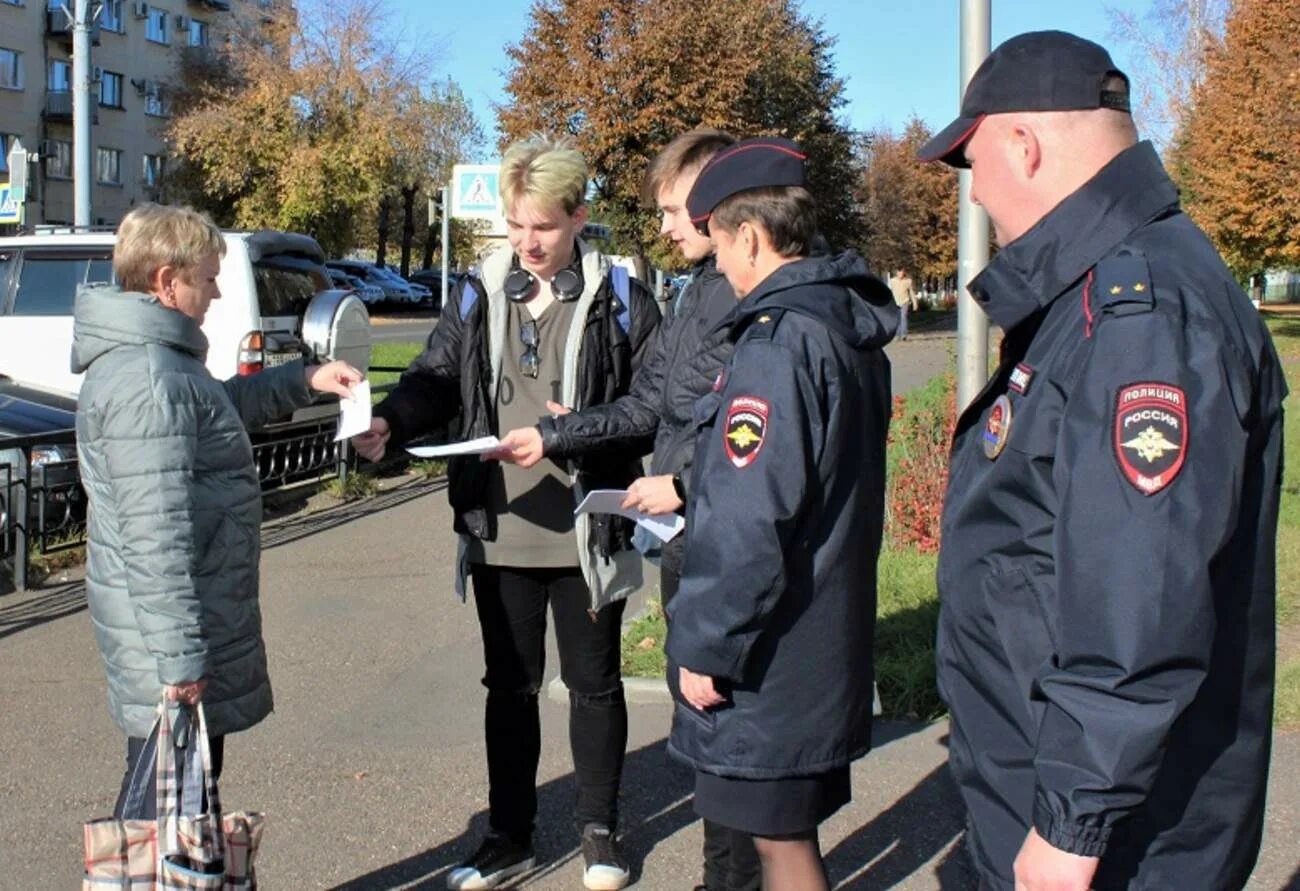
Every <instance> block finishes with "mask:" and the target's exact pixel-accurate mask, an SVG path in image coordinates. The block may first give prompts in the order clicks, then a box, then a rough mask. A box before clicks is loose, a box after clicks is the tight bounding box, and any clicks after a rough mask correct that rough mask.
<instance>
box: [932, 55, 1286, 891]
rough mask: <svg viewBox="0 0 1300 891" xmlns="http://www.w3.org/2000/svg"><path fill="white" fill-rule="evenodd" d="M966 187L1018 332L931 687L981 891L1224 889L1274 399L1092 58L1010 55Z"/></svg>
mask: <svg viewBox="0 0 1300 891" xmlns="http://www.w3.org/2000/svg"><path fill="white" fill-rule="evenodd" d="M921 157H922V158H923V159H926V160H936V159H937V160H943V161H945V162H946V163H948V164H951V165H953V166H956V167H963V166H969V167H970V168H971V172H972V175H973V187H972V197H973V198H974V200H976V201H977V202H979V203H980V204H982V205H983V206H984V207H985V209H986V210H987V211H988V213H989V216H990V218H991V219H992V222H993V225H994V228H995V231H996V235H997V240H998V243H999V244H1000V245H1001V246H1002V250H1001V252H1000V253H999V254H998V256H997V258H996V259H995V260H994V261H993V262H992V263H990V264H989V266H988V268H987V269H985V270H984V272H983V273H982V274H981V275H980V276H978V277H977V278H976V279H975V280H974V281H973V282H972V283H971V285H970V291H971V293H972V294H973V295H974V297H975V298H976V300H978V301H979V302H980V304H981V305H982V306H983V308H984V309H985V311H986V312H987V313H988V314H989V316H990V317H991V318H992V320H993V321H994V322H995V323H997V324H998V325H1000V326H1001V327H1002V328H1003V329H1004V331H1005V332H1006V337H1005V340H1004V342H1003V356H1002V363H1001V367H1000V368H999V369H998V371H997V373H996V375H995V376H994V378H993V380H992V381H991V382H990V383H989V385H988V387H987V388H986V389H985V391H984V392H983V393H982V394H981V395H980V396H979V397H977V398H976V400H975V402H974V403H973V404H972V405H971V406H970V407H968V408H967V409H966V411H965V412H964V414H963V415H962V416H961V418H960V420H959V421H958V425H957V433H956V438H955V443H954V447H953V452H952V469H951V477H950V481H949V487H948V496H947V502H946V504H945V508H944V530H943V549H942V553H941V555H940V559H939V587H940V593H941V596H942V600H943V610H942V614H941V618H940V628H939V639H938V667H939V683H940V687H941V690H942V693H943V695H944V698H945V699H946V700H947V702H948V704H949V706H950V708H951V710H952V737H951V750H950V751H951V766H952V770H953V774H954V776H955V777H956V779H957V782H958V784H959V785H960V787H961V790H962V794H963V796H964V798H965V801H966V805H967V808H968V810H969V812H970V820H969V822H970V832H969V843H970V848H971V851H972V855H973V857H974V860H975V864H976V867H977V870H978V872H979V873H980V876H981V881H982V882H983V883H984V885H985V886H986V887H990V888H999V889H1000V888H1007V889H1010V888H1012V887H1013V884H1014V887H1015V888H1016V889H1017V891H1021V889H1023V891H1037V889H1086V888H1089V887H1095V888H1117V887H1130V888H1162V889H1164V888H1180V887H1181V888H1207V889H1208V888H1213V889H1229V888H1240V887H1241V886H1242V885H1243V884H1244V883H1245V881H1246V879H1247V876H1248V875H1249V874H1250V871H1251V869H1252V867H1253V866H1254V862H1255V857H1256V855H1257V853H1258V849H1259V841H1260V832H1261V826H1262V822H1263V810H1264V789H1265V781H1266V777H1267V772H1268V757H1269V725H1270V716H1271V710H1272V688H1273V661H1274V593H1275V592H1274V539H1275V535H1276V524H1277V508H1278V495H1279V486H1280V468H1281V458H1282V411H1281V402H1282V399H1283V397H1284V395H1285V390H1286V387H1285V383H1284V382H1283V378H1282V375H1281V373H1280V370H1279V367H1278V360H1277V356H1276V354H1275V353H1274V351H1273V348H1272V345H1271V342H1270V340H1269V337H1268V334H1267V332H1266V331H1265V329H1264V326H1263V325H1262V324H1261V322H1260V320H1259V318H1258V316H1257V314H1256V312H1255V311H1254V309H1253V308H1252V307H1251V305H1250V301H1249V300H1247V299H1246V296H1245V295H1244V294H1243V293H1242V291H1241V290H1240V288H1239V287H1238V286H1237V284H1236V283H1235V282H1234V281H1233V279H1232V276H1231V275H1230V274H1229V273H1228V270H1227V269H1226V268H1225V267H1224V265H1223V263H1222V261H1221V260H1220V259H1219V257H1218V255H1217V254H1216V252H1215V250H1214V248H1213V247H1212V246H1211V245H1210V244H1209V242H1208V241H1207V240H1206V238H1205V236H1204V235H1203V234H1202V233H1201V231H1200V230H1199V229H1198V228H1197V227H1196V226H1195V225H1194V224H1193V223H1192V222H1191V221H1190V220H1189V219H1188V218H1187V217H1186V216H1184V215H1183V214H1182V212H1181V211H1180V210H1179V207H1178V194H1177V191H1176V189H1175V188H1174V186H1173V184H1172V183H1171V182H1170V181H1169V179H1168V177H1167V176H1166V175H1165V173H1164V171H1163V169H1162V168H1161V166H1160V162H1159V159H1158V158H1157V157H1156V154H1155V152H1154V151H1153V150H1152V148H1151V146H1150V145H1149V144H1148V143H1137V136H1136V132H1135V130H1134V128H1133V123H1132V120H1131V118H1130V116H1129V105H1128V80H1127V78H1126V77H1125V76H1124V75H1123V74H1122V73H1121V72H1119V71H1118V70H1116V69H1115V66H1114V64H1113V63H1112V61H1111V59H1110V56H1109V55H1108V54H1107V53H1106V51H1105V50H1104V49H1102V48H1101V47H1099V46H1097V45H1096V44H1093V43H1089V42H1088V41H1085V40H1081V39H1079V38H1077V37H1074V36H1073V35H1069V34H1064V33H1061V32H1053V31H1049V32H1039V33H1032V34H1022V35H1020V36H1018V37H1015V38H1012V39H1011V40H1009V41H1007V42H1006V43H1005V44H1003V45H1002V46H1000V47H999V48H998V49H997V50H996V51H995V52H994V53H993V54H992V55H990V56H989V58H988V59H986V60H985V62H984V64H983V65H982V66H981V67H980V69H979V70H978V71H977V72H976V74H975V76H974V78H973V79H972V80H971V82H970V85H969V87H968V89H967V92H966V96H965V99H964V101H963V103H962V109H961V117H959V118H958V119H957V120H956V121H955V122H954V123H953V124H952V125H951V126H949V127H948V128H947V129H946V130H944V131H943V132H942V133H940V134H939V135H937V136H936V137H935V138H934V139H933V140H932V141H931V142H930V143H929V144H928V145H926V146H925V147H924V148H923V149H922V152H921Z"/></svg>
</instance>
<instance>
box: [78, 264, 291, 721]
mask: <svg viewBox="0 0 1300 891" xmlns="http://www.w3.org/2000/svg"><path fill="white" fill-rule="evenodd" d="M207 349H208V342H207V338H206V337H204V335H203V332H202V331H201V330H200V328H199V325H198V323H197V322H195V321H194V320H193V319H190V318H189V317H187V316H185V315H183V314H182V313H179V312H176V311H175V310H171V309H167V308H166V307H164V306H162V305H161V304H160V303H158V301H157V300H155V299H154V298H153V297H150V296H149V295H147V294H139V293H132V292H125V291H122V290H120V289H118V288H115V287H108V286H96V287H91V288H86V289H83V290H82V291H81V292H80V293H79V294H78V295H77V303H76V314H75V327H74V330H73V346H72V370H73V371H74V372H81V371H84V372H85V373H86V376H85V379H84V381H83V382H82V386H81V393H80V396H79V398H78V400H77V456H78V458H79V460H80V463H81V481H82V484H83V485H84V486H85V488H86V493H87V495H88V497H89V502H90V517H89V533H88V542H87V547H86V551H87V554H86V556H87V561H86V593H87V599H88V601H89V604H90V616H91V620H92V622H93V623H94V629H95V639H96V642H97V643H98V645H99V652H100V655H101V656H102V657H103V660H104V667H105V670H106V671H107V674H108V704H109V710H110V711H111V712H112V714H113V718H114V720H116V721H117V723H118V725H119V726H120V727H121V728H122V729H123V730H124V731H125V732H126V733H127V734H128V735H129V736H138V737H142V736H147V735H148V733H149V729H150V728H151V726H152V725H153V720H154V715H155V712H154V709H155V707H156V705H157V703H158V700H159V697H160V696H161V694H162V685H163V684H175V683H180V682H182V681H192V680H196V679H198V678H206V679H207V681H208V687H207V691H206V693H205V694H204V705H205V710H206V712H207V717H208V725H209V729H210V731H211V732H212V733H213V734H224V733H232V732H234V731H237V730H244V729H246V728H248V727H251V726H253V725H254V724H256V723H257V722H258V721H260V720H262V719H263V718H265V717H266V716H267V715H268V714H270V712H271V706H272V702H271V684H270V679H269V678H268V676H267V670H266V648H265V645H264V644H263V643H262V614H261V610H260V608H259V606H258V600H257V589H258V578H257V573H258V560H259V557H260V539H259V528H260V525H261V520H262V496H261V489H260V487H259V485H258V480H257V472H256V469H255V467H254V464H253V451H252V446H251V444H250V443H249V439H248V433H247V431H246V428H247V427H253V426H257V425H259V424H263V423H266V422H268V421H271V420H273V419H275V418H277V417H280V416H283V415H286V414H288V413H289V412H291V411H292V410H293V409H294V408H297V407H299V406H302V405H305V404H307V402H308V401H309V399H310V395H309V391H308V389H307V386H306V384H305V382H304V380H303V367H302V364H301V363H294V364H292V365H287V366H284V367H283V368H277V369H271V370H267V371H263V372H261V373H260V374H256V375H253V376H251V377H243V378H233V379H231V380H229V381H226V382H225V383H222V382H220V381H217V380H215V379H214V378H213V377H212V375H211V374H209V372H208V370H207V368H206V367H205V366H204V364H203V360H204V356H205V354H206V353H207Z"/></svg>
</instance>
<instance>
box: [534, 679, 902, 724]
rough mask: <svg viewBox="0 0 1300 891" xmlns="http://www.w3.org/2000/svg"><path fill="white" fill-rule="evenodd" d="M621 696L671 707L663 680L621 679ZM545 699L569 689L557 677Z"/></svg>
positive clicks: (876, 711) (875, 690)
mask: <svg viewBox="0 0 1300 891" xmlns="http://www.w3.org/2000/svg"><path fill="white" fill-rule="evenodd" d="M623 695H624V697H625V698H626V699H627V701H628V704H629V705H671V704H672V701H673V697H672V694H671V693H669V692H668V683H667V682H666V681H665V680H664V679H663V678H623ZM546 698H547V699H549V700H551V701H552V702H558V703H560V704H561V705H568V704H569V688H568V687H566V686H565V685H564V681H563V680H561V679H560V676H559V675H556V676H555V678H554V679H553V680H552V681H551V682H550V683H549V684H547V685H546ZM871 714H872V715H873V716H875V717H877V718H879V717H880V716H881V714H882V711H881V708H880V688H879V687H878V686H877V685H875V684H872V685H871Z"/></svg>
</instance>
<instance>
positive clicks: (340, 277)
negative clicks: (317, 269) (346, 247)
mask: <svg viewBox="0 0 1300 891" xmlns="http://www.w3.org/2000/svg"><path fill="white" fill-rule="evenodd" d="M325 274H326V275H328V276H329V278H330V281H332V282H333V283H334V287H336V288H342V289H343V290H345V291H356V292H357V296H358V297H360V298H361V301H362V302H363V303H365V304H366V305H367V306H374V305H376V304H379V303H383V302H384V289H383V288H381V287H379V286H378V285H371V284H367V283H366V282H363V281H362V280H361V279H359V278H357V277H356V276H355V275H348V274H347V273H346V272H344V271H342V270H341V269H326V270H325Z"/></svg>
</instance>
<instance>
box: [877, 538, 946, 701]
mask: <svg viewBox="0 0 1300 891" xmlns="http://www.w3.org/2000/svg"><path fill="white" fill-rule="evenodd" d="M938 559H939V558H938V555H937V554H920V553H917V552H916V551H912V550H885V551H882V552H881V554H880V564H879V569H878V571H877V585H876V591H877V595H876V596H877V604H876V650H875V663H876V684H877V686H878V687H879V688H880V703H881V706H882V707H883V709H884V712H885V714H886V715H888V716H890V717H894V718H912V719H916V720H922V721H928V720H932V719H934V718H938V717H940V716H942V715H943V713H944V705H943V702H942V701H941V700H940V699H939V693H938V690H937V689H936V688H935V668H934V633H935V626H936V624H937V623H938V621H939V594H938V591H937V590H936V588H935V568H936V566H937V565H938Z"/></svg>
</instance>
